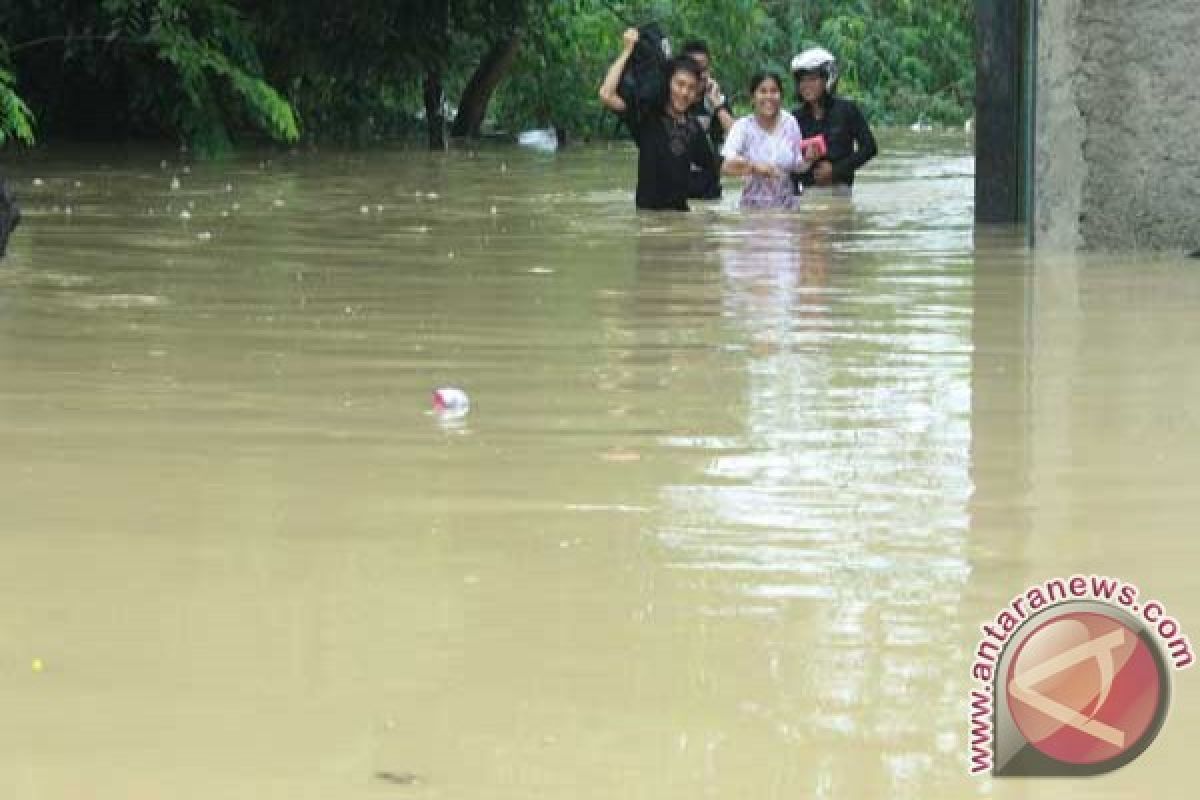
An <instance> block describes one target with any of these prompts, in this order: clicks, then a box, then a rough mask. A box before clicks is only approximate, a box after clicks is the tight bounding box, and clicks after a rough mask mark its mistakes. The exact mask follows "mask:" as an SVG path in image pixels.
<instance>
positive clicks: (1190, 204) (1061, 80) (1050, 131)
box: [1034, 0, 1200, 250]
mask: <svg viewBox="0 0 1200 800" xmlns="http://www.w3.org/2000/svg"><path fill="white" fill-rule="evenodd" d="M1198 26H1200V3H1197V2H1196V0H1140V2H1138V3H1128V2H1118V0H1042V1H1041V2H1040V3H1039V4H1038V52H1037V60H1038V63H1037V109H1036V125H1037V133H1036V147H1035V153H1034V157H1035V159H1036V161H1035V167H1034V169H1035V178H1034V181H1035V200H1034V226H1035V240H1036V242H1037V244H1038V246H1044V247H1048V248H1083V249H1089V250H1109V249H1115V250H1127V249H1135V248H1136V249H1141V248H1156V249H1174V250H1180V249H1187V250H1193V249H1195V248H1197V247H1200V48H1198V47H1197V46H1196V43H1195V32H1196V30H1197V28H1198Z"/></svg>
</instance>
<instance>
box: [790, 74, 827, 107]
mask: <svg viewBox="0 0 1200 800" xmlns="http://www.w3.org/2000/svg"><path fill="white" fill-rule="evenodd" d="M796 92H797V93H798V94H799V95H800V99H801V100H803V101H804V102H806V103H812V104H815V103H816V102H817V101H818V100H820V99H821V95H823V94H825V78H823V77H822V76H821V73H819V72H805V73H803V74H801V75H800V76H799V77H798V78H796Z"/></svg>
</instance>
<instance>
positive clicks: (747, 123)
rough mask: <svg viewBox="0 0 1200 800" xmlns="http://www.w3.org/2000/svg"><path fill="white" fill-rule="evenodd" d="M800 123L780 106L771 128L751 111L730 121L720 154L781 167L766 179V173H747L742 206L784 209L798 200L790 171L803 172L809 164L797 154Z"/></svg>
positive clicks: (794, 205)
mask: <svg viewBox="0 0 1200 800" xmlns="http://www.w3.org/2000/svg"><path fill="white" fill-rule="evenodd" d="M800 139H801V134H800V126H799V125H798V124H797V123H796V118H795V117H793V116H792V115H791V114H790V113H788V112H787V111H784V110H782V109H780V111H779V119H778V120H776V122H775V128H774V130H770V131H768V130H766V129H764V128H763V127H762V126H760V125H759V124H758V119H757V118H756V117H755V116H754V115H753V114H751V115H750V116H747V117H742V118H741V119H739V120H738V121H737V122H735V123H733V127H732V128H731V129H730V130H729V135H728V136H727V137H725V146H724V147H722V148H721V156H722V157H724V158H729V157H731V156H741V157H742V158H745V159H748V160H750V161H752V162H754V163H757V164H772V165H774V166H776V167H778V168H779V169H780V171H781V172H782V173H783V174H782V176H780V177H776V178H769V177H767V176H765V175H747V176H746V185H745V188H743V189H742V202H741V207H742V208H787V209H792V208H795V207H796V203H797V201H798V200H799V199H800V198H799V196H798V195H797V194H796V191H795V189H794V188H793V185H792V178H791V175H789V174H788V173H790V172H803V171H804V170H805V169H807V167H808V165H807V164H806V163H805V162H804V159H803V157H802V156H801V155H800V153H799V148H800Z"/></svg>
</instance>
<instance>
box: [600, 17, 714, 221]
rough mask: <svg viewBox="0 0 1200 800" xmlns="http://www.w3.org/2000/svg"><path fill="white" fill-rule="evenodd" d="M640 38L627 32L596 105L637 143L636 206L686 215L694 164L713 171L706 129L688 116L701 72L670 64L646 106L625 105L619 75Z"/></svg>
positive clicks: (689, 64)
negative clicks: (615, 116)
mask: <svg viewBox="0 0 1200 800" xmlns="http://www.w3.org/2000/svg"><path fill="white" fill-rule="evenodd" d="M639 37H640V34H639V33H638V31H637V29H636V28H630V29H629V30H627V31H625V34H624V36H623V39H624V47H623V48H622V50H621V54H620V55H619V56H617V60H616V61H614V62H613V64H612V66H611V67H609V68H608V74H607V75H605V76H604V83H603V85H601V87H600V102H602V103H603V104H604V106H605V107H606V108H608V109H609V110H610V111H613V112H615V113H616V114H619V115H620V116H621V117H622V119H624V120H625V124H626V125H628V126H629V132H630V133H631V134H632V135H633V140H634V141H635V142H636V143H637V146H638V177H637V192H636V194H635V198H636V204H637V207H638V208H639V209H648V210H670V211H687V210H688V203H687V201H688V184H689V181H690V178H691V173H692V165H693V164H695V165H697V166H699V167H700V168H702V169H710V170H715V169H716V156H715V155H714V153H713V151H712V148H711V147H710V146H709V143H708V138H707V136H706V135H705V132H704V129H703V128H701V126H700V123H699V122H697V120H696V118H695V117H694V116H693V115H691V114H690V113H688V112H689V110H690V109H691V107H692V104H693V103H695V102H696V99H697V97H699V91H700V82H701V78H700V69H699V68H698V67H697V66H696V62H694V61H692V60H691V59H690V58H677V59H672V60H671V61H668V62H667V63H666V65H665V67H664V75H665V77H666V91H665V92H664V93H658V94H659V96H658V97H656V98H654V100H652V101H650V102H646V103H640V102H638V101H637V100H636V99H631V100H630V101H627V100H626V99H625V98H623V97H622V96H621V93H620V91H619V86H620V82H621V75H622V73H623V72H624V71H625V66H626V64H628V62H629V59H630V58H631V57H632V56H633V51H634V48H635V47H637V44H638V39H639ZM663 94H665V96H661V95H663Z"/></svg>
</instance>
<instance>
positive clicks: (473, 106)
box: [450, 32, 521, 137]
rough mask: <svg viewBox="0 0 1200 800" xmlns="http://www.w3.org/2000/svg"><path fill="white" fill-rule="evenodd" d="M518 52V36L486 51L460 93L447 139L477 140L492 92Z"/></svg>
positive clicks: (519, 41)
mask: <svg viewBox="0 0 1200 800" xmlns="http://www.w3.org/2000/svg"><path fill="white" fill-rule="evenodd" d="M520 49H521V34H520V33H519V32H518V33H513V34H512V35H511V36H508V37H506V38H504V39H501V40H500V41H498V42H496V43H495V44H494V45H492V47H491V49H489V50H488V51H487V53H486V54H485V55H484V57H483V60H482V61H480V62H479V66H478V67H476V69H475V73H474V74H473V75H471V80H469V81H467V88H466V89H463V94H462V100H461V102H459V104H458V115H457V116H455V118H454V127H453V128H452V129H451V130H450V135H451V136H473V137H477V136H479V133H480V130H481V129H482V128H483V119H484V117H485V116H487V107H488V103H489V102H490V101H491V99H492V92H494V91H495V90H496V87H497V86H499V85H500V81H502V80H503V79H504V76H505V74H507V73H508V70H509V68H511V67H512V64H513V61H515V60H516V58H517V52H518V51H519V50H520Z"/></svg>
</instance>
